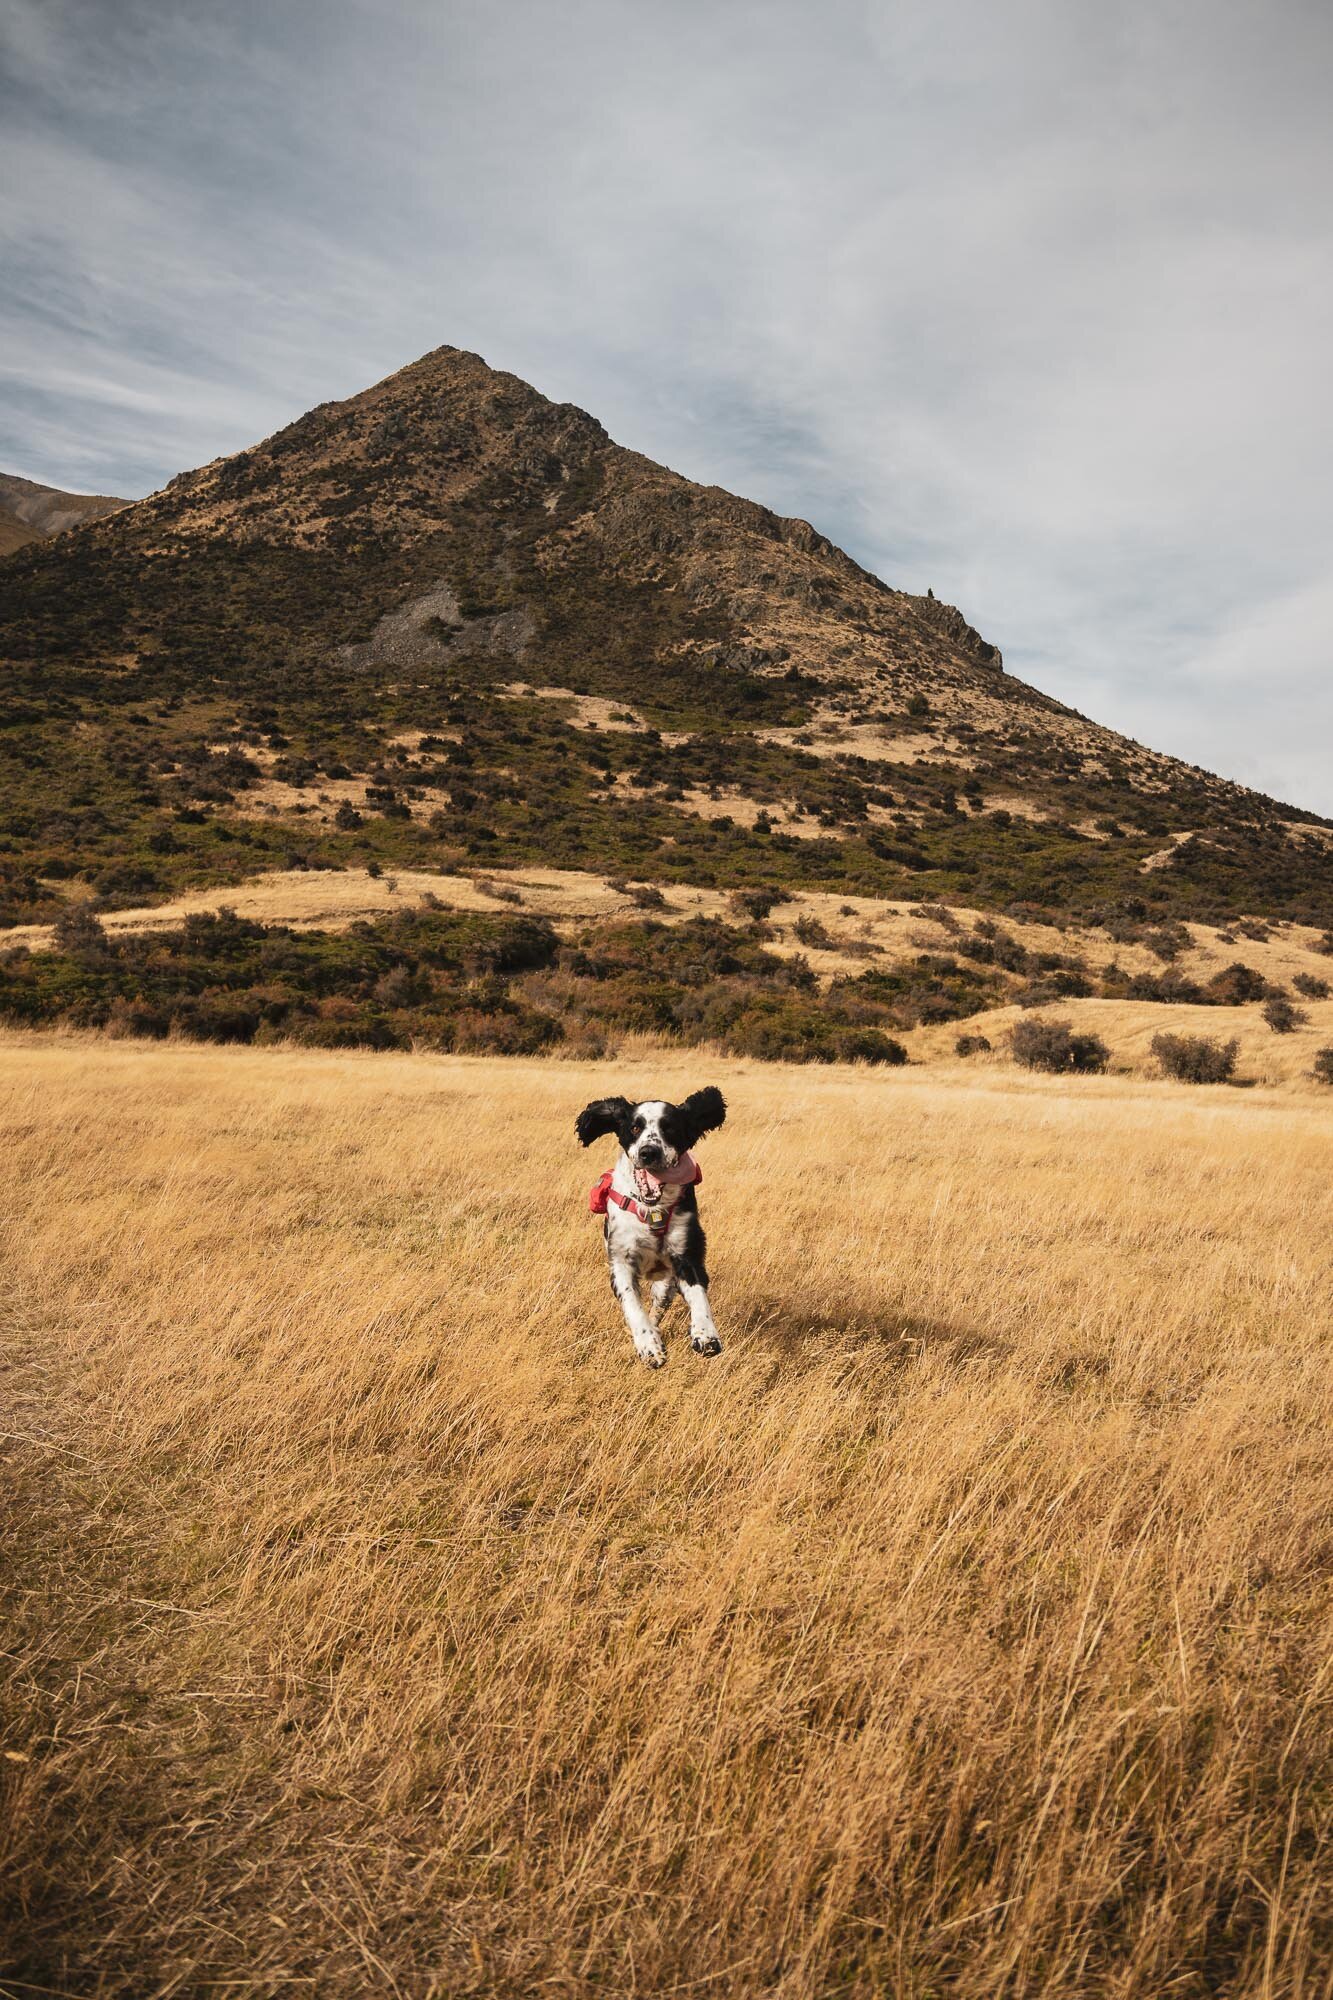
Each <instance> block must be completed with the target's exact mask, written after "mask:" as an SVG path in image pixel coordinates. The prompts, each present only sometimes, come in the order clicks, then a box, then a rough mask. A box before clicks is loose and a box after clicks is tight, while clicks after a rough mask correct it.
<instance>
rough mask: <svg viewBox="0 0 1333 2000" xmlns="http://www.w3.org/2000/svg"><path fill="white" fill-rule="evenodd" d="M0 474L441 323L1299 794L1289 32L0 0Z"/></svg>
mask: <svg viewBox="0 0 1333 2000" xmlns="http://www.w3.org/2000/svg"><path fill="white" fill-rule="evenodd" d="M0 33H2V34H3V47H4V50H5V81H4V84H3V86H2V87H0V88H2V92H3V94H0V232H3V242H4V245H5V256H6V269H5V274H4V281H3V283H2V284H0V356H2V357H3V367H2V372H0V385H2V388H3V403H4V416H3V419H0V463H3V464H5V465H6V466H9V467H12V468H13V469H15V470H18V471H22V472H26V473H28V474H30V475H31V476H33V477H37V478H45V479H49V480H51V481H52V482H54V483H57V484H60V483H68V484H81V485H87V486H90V487H91V486H96V487H100V488H103V489H107V490H112V491H115V490H120V491H128V492H135V491H143V490H146V489H147V488H149V487H150V486H152V485H155V484H159V483H160V482H161V481H162V480H164V479H166V478H168V477H169V476H170V475H171V474H172V473H174V472H176V471H178V470H180V469H181V467H182V466H184V465H187V464H193V463H197V462H199V461H201V460H203V459H207V458H211V457H213V456H215V455H217V454H218V453H219V452H223V451H230V450H234V449H236V448H238V447H239V446H241V445H242V444H244V443H246V442H248V441H250V440H252V439H253V438H255V437H257V436H260V435H263V434H264V433H265V432H267V431H269V430H271V429H273V428H274V427H276V426H277V425H278V424H280V423H282V422H284V421H286V420H287V419H288V418H290V417H291V416H292V415H294V414H296V413H297V412H299V411H300V410H302V409H304V408H306V407H308V406H309V405H310V404H311V403H314V402H317V401H321V400H323V399H325V398H327V397H330V396H340V395H346V394H349V393H351V392H353V391H355V390H356V389H358V388H360V387H363V386H364V385H365V384H366V383H367V382H369V381H371V380H373V379H375V378H376V377H377V376H379V375H382V374H384V373H386V372H388V371H389V370H390V369H392V368H394V367H397V366H399V365H401V363H402V362H404V361H405V360H407V359H409V358H411V357H412V356H414V355H415V354H417V353H419V352H421V351H422V350H424V349H425V348H427V347H431V346H434V345H436V344H437V343H438V342H440V341H451V342H454V343H456V344H459V345H463V346H470V347H475V348H477V349H478V350H479V351H481V352H482V353H483V354H485V356H486V358H487V359H488V360H490V361H492V362H494V363H496V364H497V365H500V366H505V367H509V368H512V369H514V370H515V371H516V372H518V373H520V374H523V375H526V376H527V377H528V378H529V379H530V380H532V381H535V382H536V383H537V384H538V386H540V387H542V388H543V389H545V390H546V391H547V392H548V393H550V394H553V395H556V396H562V397H569V398H571V399H573V400H575V401H577V402H580V403H583V404H584V405H585V406H586V407H588V408H590V409H592V410H594V411H595V412H596V414H597V415H598V416H599V417H601V418H602V420H603V421H604V422H605V423H606V424H607V426H608V428H609V429H610V430H611V431H612V433H613V434H614V435H616V436H618V437H620V438H621V439H622V440H623V441H624V442H626V443H630V444H633V445H635V446H637V447H638V448H640V449H642V450H644V451H647V452H649V453H651V454H652V455H654V456H656V457H660V458H663V459H665V460H666V461H667V462H669V463H671V464H673V465H675V466H677V467H678V468H679V469H680V470H682V471H686V472H689V473H692V474H693V475H695V476H696V477H700V478H705V479H716V480H719V481H721V482H723V483H725V484H727V485H729V486H732V487H735V488H737V489H739V490H741V491H744V492H749V493H752V494H755V495H757V496H758V497H761V498H763V499H765V500H767V501H769V502H770V503H771V504H773V505H775V506H778V507H780V508H782V509H784V510H786V511H791V512H800V513H804V514H807V515H809V516H811V517H812V518H814V519H816V520H817V521H818V522H819V524H820V526H821V527H824V528H825V529H826V530H827V531H828V532H830V533H832V534H834V535H835V536H837V537H838V538H839V539H840V540H842V541H844V542H845V543H846V544H847V545H848V546H849V547H850V548H852V549H853V551H854V552H855V553H856V554H857V555H858V556H860V557H861V559H862V560H864V561H867V562H869V563H870V564H872V565H873V566H874V567H875V568H877V569H879V570H880V571H881V573H882V574H884V575H885V576H887V577H888V578H889V579H890V580H892V581H895V582H901V583H905V584H908V585H910V586H914V587H924V586H925V585H926V584H927V583H930V584H932V585H933V586H934V588H935V589H936V591H937V592H939V593H941V594H943V595H947V596H950V597H953V598H954V599H956V600H957V601H959V602H961V603H962V604H964V605H965V607H966V608H967V610H968V612H969V615H970V616H972V617H973V618H974V619H975V621H976V622H977V623H979V624H980V625H981V626H982V628H983V629H984V630H985V631H986V632H987V633H988V635H989V636H992V637H994V638H995V639H996V640H997V641H998V642H999V643H1000V644H1001V645H1002V646H1003V647H1004V650H1005V653H1006V657H1007V659H1008V660H1009V662H1010V664H1011V665H1012V666H1013V667H1014V668H1015V670H1016V671H1019V672H1026V673H1027V674H1028V675H1029V676H1030V677H1031V678H1033V679H1035V680H1036V681H1038V682H1039V684H1040V685H1042V686H1044V687H1046V688H1048V689H1050V690H1051V691H1052V692H1053V693H1056V694H1058V695H1060V696H1062V697H1063V698H1064V699H1066V700H1070V701H1073V702H1074V703H1075V704H1076V705H1077V706H1079V707H1081V708H1084V709H1085V710H1086V711H1088V712H1089V713H1093V714H1096V715H1097V716H1098V717H1099V718H1101V719H1104V720H1106V721H1108V722H1111V723H1114V724H1115V725H1116V726H1117V727H1119V728H1122V729H1125V730H1127V731H1128V732H1129V733H1131V734H1133V735H1135V736H1137V737H1139V738H1140V739H1141V740H1143V741H1148V742H1153V743H1156V744H1159V745H1160V746H1161V747H1164V748H1168V749H1172V750H1174V751H1176V752H1177V753H1178V754H1181V755H1184V756H1186V757H1188V758H1190V759H1191V760H1193V761H1196V762H1206V763H1209V764H1211V765H1213V766H1215V767H1217V768H1220V769H1222V770H1225V771H1227V772H1229V773H1232V774H1234V775H1236V776H1239V777H1243V778H1245V779H1247V780H1249V781H1250V782H1253V783H1257V784H1261V785H1262V786H1263V787H1264V788H1265V789H1268V790H1272V791H1275V792H1278V793H1280V794H1285V795H1287V796H1290V797H1292V798H1294V799H1296V800H1297V801H1299V802H1302V803H1305V804H1307V805H1313V806H1316V807H1321V808H1322V809H1324V810H1326V811H1333V759H1330V758H1328V757H1327V756H1326V755H1325V754H1324V751H1323V745H1324V744H1325V743H1326V742H1327V741H1329V740H1330V736H1333V674H1331V673H1330V665H1333V660H1331V658H1330V655H1331V654H1333V553H1331V552H1330V548H1329V543H1328V535H1327V526H1328V522H1329V520H1330V519H1333V453H1331V452H1330V449H1329V445H1330V439H1329V429H1330V415H1331V414H1333V411H1331V407H1330V405H1331V401H1333V396H1331V393H1330V389H1329V386H1328V371H1327V366H1326V361H1325V356H1326V355H1327V353H1328V352H1329V351H1330V350H1331V349H1333V257H1331V255H1330V248H1331V246H1330V222H1329V218H1328V205H1327V189H1328V186H1329V183H1330V170H1331V169H1333V136H1331V135H1330V128H1329V122H1328V120H1327V117H1326V111H1325V80H1326V78H1327V75H1328V67H1329V58H1330V56H1331V55H1333V14H1330V12H1329V10H1328V9H1327V8H1325V7H1322V6H1320V5H1317V4H1305V0H1276V4H1273V5H1270V6H1266V7H1262V8H1261V7H1260V6H1259V5H1258V0H1244V4H1241V0H1182V4H1180V5H1178V6H1175V7H1173V8H1171V9H1163V8H1161V7H1160V6H1159V5H1156V4H1148V0H1127V4H1125V5H1123V6H1120V7H1117V8H1105V7H1103V6H1101V5H1098V4H1095V3H1094V0H930V3H929V4H927V0H896V4H881V5H875V4H870V0H864V4H863V0H828V4H826V5H825V6H824V7H823V8H821V9H818V10H812V9H809V8H808V7H806V6H805V5H804V4H799V5H798V4H796V0H763V4H759V0H753V4H752V3H751V0H712V4H708V5H705V4H703V0H674V4H673V5H672V6H671V7H668V8H644V7H635V6H633V5H631V4H628V0H574V4H573V5H571V6H569V7H560V8H552V7H549V6H546V5H544V4H542V0H499V4H495V3H494V0H489V4H488V0H445V3H444V4H440V0H373V4H372V0H287V4H284V5H283V6H279V7H274V6H272V5H261V4H260V0H235V4H232V5H230V6H228V7H226V8H217V7H215V6H212V5H206V4H204V0H181V4H178V5H171V4H167V0H0Z"/></svg>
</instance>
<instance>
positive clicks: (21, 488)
mask: <svg viewBox="0 0 1333 2000" xmlns="http://www.w3.org/2000/svg"><path fill="white" fill-rule="evenodd" d="M128 504H129V503H128V502H127V501H125V500H117V499H115V498H114V497H113V496H112V495H111V494H109V493H62V492H61V490H60V488H59V487H58V486H39V485H37V483H36V481H35V480H32V479H20V478H19V477H18V476H17V474H15V473H12V472H0V556H7V555H12V554H13V552H14V550H15V549H21V548H22V547H23V546H24V544H25V543H26V542H40V541H45V540H46V538H47V536H49V535H59V534H61V533H62V532H63V531H64V529H66V528H79V527H82V525H83V523H84V522H85V521H95V520H97V519H98V518H99V516H100V515H103V514H114V513H115V512H116V511H117V510H118V509H119V508H121V507H125V506H127V505H128Z"/></svg>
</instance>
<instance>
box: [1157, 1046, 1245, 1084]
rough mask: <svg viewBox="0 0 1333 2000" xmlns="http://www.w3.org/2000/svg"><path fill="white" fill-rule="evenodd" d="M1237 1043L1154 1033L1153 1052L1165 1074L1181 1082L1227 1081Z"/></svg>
mask: <svg viewBox="0 0 1333 2000" xmlns="http://www.w3.org/2000/svg"><path fill="white" fill-rule="evenodd" d="M1239 1047H1240V1044H1239V1043H1238V1042H1236V1041H1235V1040H1232V1041H1229V1042H1219V1041H1216V1040H1214V1039H1213V1038H1212V1037H1210V1036H1208V1035H1167V1034H1160V1035H1154V1036H1153V1038H1152V1052H1153V1054H1154V1055H1155V1056H1156V1058H1157V1060H1158V1062H1159V1063H1160V1064H1161V1066H1162V1073H1163V1075H1164V1076H1172V1077H1175V1078H1176V1080H1177V1081H1178V1082H1180V1083H1229V1082H1230V1080H1231V1078H1232V1076H1233V1074H1234V1072H1235V1068H1236V1054H1237V1050H1238V1049H1239Z"/></svg>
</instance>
